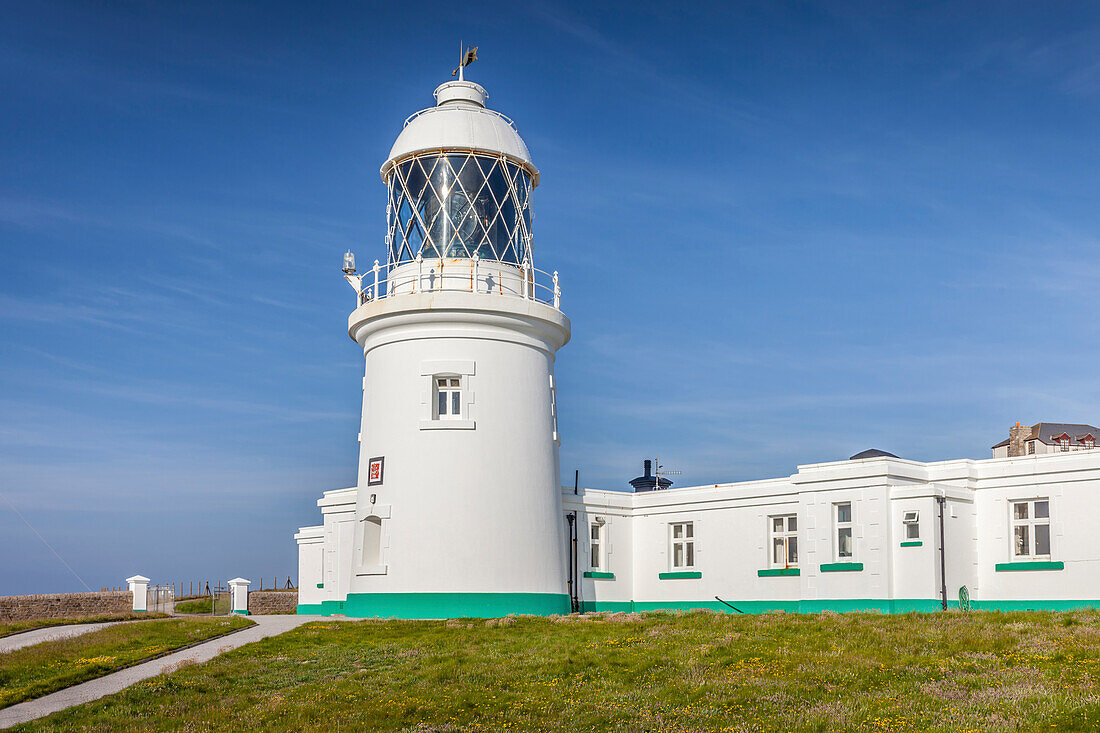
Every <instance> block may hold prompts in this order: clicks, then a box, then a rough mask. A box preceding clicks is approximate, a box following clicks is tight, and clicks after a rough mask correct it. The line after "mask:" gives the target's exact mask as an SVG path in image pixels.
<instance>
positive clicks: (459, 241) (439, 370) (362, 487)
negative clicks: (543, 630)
mask: <svg viewBox="0 0 1100 733" xmlns="http://www.w3.org/2000/svg"><path fill="white" fill-rule="evenodd" d="M434 96H435V102H436V104H435V105H434V106H432V107H430V108H428V109H425V110H422V111H420V112H417V113H416V114H413V115H412V116H410V117H409V118H408V119H407V120H405V123H404V126H403V129H402V130H401V132H400V134H399V135H398V136H397V139H396V141H395V142H394V144H393V147H392V148H391V150H390V152H389V155H388V156H387V158H386V160H385V162H384V163H383V165H382V167H381V171H380V172H381V177H382V182H383V183H384V184H385V189H386V199H385V207H386V221H387V230H386V236H385V248H384V249H385V260H384V264H383V263H382V262H381V261H380V260H381V257H380V258H379V259H378V260H375V261H374V264H373V266H371V267H368V268H366V269H364V270H363V271H359V270H357V269H356V264H355V258H354V256H353V255H352V254H351V253H350V252H349V253H348V254H347V255H345V260H344V272H345V276H346V277H347V279H348V280H349V282H351V283H352V284H353V286H354V288H355V291H356V295H355V297H356V302H355V305H356V307H355V309H354V310H353V311H352V312H351V315H350V316H349V317H348V334H349V335H350V336H351V338H352V339H353V340H354V341H355V342H356V343H357V344H358V345H359V347H360V348H361V349H362V353H363V357H364V361H365V372H364V377H363V405H362V422H361V426H360V433H359V443H360V445H359V453H360V458H359V472H358V481H357V484H356V486H354V487H349V488H346V489H337V490H334V491H328V492H325V494H324V496H323V497H322V498H321V499H320V500H319V501H318V506H319V507H320V508H321V511H322V514H323V517H324V523H323V524H321V525H318V526H314V527H303V528H301V529H300V530H299V532H298V533H297V534H296V535H295V538H296V540H297V541H298V545H299V607H298V608H299V612H301V613H323V614H342V615H346V616H354V617H397V618H448V617H458V616H483V617H490V616H501V615H507V614H512V613H515V614H555V613H568V612H569V610H570V599H569V594H568V592H567V581H566V562H565V557H564V555H565V549H566V548H565V540H564V529H563V525H564V522H563V513H562V499H561V481H560V468H559V463H558V448H559V445H560V437H559V434H558V424H557V388H556V382H555V379H554V363H555V357H556V354H557V351H558V349H560V348H561V347H562V346H563V345H565V343H566V342H568V340H569V336H570V324H569V319H568V318H567V317H566V316H565V314H564V313H563V312H562V310H561V287H560V284H559V280H558V275H557V273H556V272H552V271H551V272H548V271H544V270H541V269H539V268H538V267H536V254H535V246H534V239H533V235H532V221H533V215H532V213H533V212H532V195H533V192H534V190H535V188H536V187H537V186H538V184H539V172H538V169H537V168H536V167H535V165H534V162H533V161H532V158H531V155H530V153H529V152H528V150H527V146H526V145H525V144H524V142H523V139H522V138H521V137H520V136H519V133H518V132H517V130H516V126H515V124H514V123H513V122H512V121H511V120H510V119H509V118H508V117H506V116H504V115H503V114H501V113H499V112H496V111H493V110H491V109H489V108H488V106H487V104H486V103H487V100H488V93H487V92H486V90H485V89H484V88H483V87H481V86H480V85H479V84H476V83H474V82H471V81H468V80H465V79H462V78H461V77H460V80H458V81H450V82H447V83H444V84H441V85H440V86H439V87H438V88H436V90H435V93H434ZM381 203H382V202H381V196H379V205H381ZM382 249H383V248H382V243H381V242H379V246H378V252H379V254H381V252H382ZM372 259H373V258H372Z"/></svg>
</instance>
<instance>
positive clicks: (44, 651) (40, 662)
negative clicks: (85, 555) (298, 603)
mask: <svg viewBox="0 0 1100 733" xmlns="http://www.w3.org/2000/svg"><path fill="white" fill-rule="evenodd" d="M251 624H252V622H251V621H249V620H247V619H244V618H240V617H236V618H230V619H212V620H207V619H175V618H169V619H163V620H155V621H149V622H146V623H141V624H119V625H117V626H111V627H108V628H106V629H99V630H97V631H92V632H89V633H87V634H83V635H81V636H76V637H73V638H71V639H59V640H57V641H47V642H43V643H41V644H35V645H33V646H28V647H23V648H22V649H16V650H15V651H12V652H8V653H6V654H0V708H3V707H7V706H8V705H14V704H15V703H17V702H22V701H23V700H29V699H31V698H35V697H41V696H42V695H46V694H49V693H51V692H54V691H56V690H60V689H63V688H65V687H69V686H70V685H75V684H77V683H80V682H84V681H86V680H90V679H93V678H95V677H102V676H103V675H105V674H108V673H110V672H114V671H116V670H119V669H122V668H124V667H129V666H131V665H133V664H135V663H136V662H139V661H141V660H143V659H147V658H149V657H154V656H157V655H160V654H163V653H165V652H167V651H171V650H173V649H178V648H180V647H182V646H187V645H188V644H192V643H194V642H196V641H202V640H204V639H209V638H213V637H216V636H221V635H223V634H226V633H228V632H230V631H232V630H233V629H238V628H241V627H244V626H250V625H251Z"/></svg>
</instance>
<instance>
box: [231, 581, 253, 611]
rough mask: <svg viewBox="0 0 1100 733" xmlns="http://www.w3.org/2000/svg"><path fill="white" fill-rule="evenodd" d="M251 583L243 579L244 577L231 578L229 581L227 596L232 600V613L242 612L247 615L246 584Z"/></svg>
mask: <svg viewBox="0 0 1100 733" xmlns="http://www.w3.org/2000/svg"><path fill="white" fill-rule="evenodd" d="M250 585H252V581H249V580H245V579H244V578H233V580H231V581H229V598H230V600H231V601H232V602H233V605H232V610H233V613H239V614H243V615H245V616H248V615H249V613H248V586H250Z"/></svg>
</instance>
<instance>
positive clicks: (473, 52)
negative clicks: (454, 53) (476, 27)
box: [451, 41, 477, 81]
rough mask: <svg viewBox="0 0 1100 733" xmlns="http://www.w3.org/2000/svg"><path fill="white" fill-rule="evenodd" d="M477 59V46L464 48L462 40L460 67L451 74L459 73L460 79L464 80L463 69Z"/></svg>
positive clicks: (459, 55)
mask: <svg viewBox="0 0 1100 733" xmlns="http://www.w3.org/2000/svg"><path fill="white" fill-rule="evenodd" d="M475 61H477V46H474V47H473V48H467V49H466V50H463V46H462V42H461V41H460V42H459V44H458V68H457V69H455V70H454V71H452V72H451V76H454V75H455V74H458V80H459V81H464V80H463V78H462V70H463V69H465V68H466V67H467V66H469V65H470V64H472V63H473V62H475Z"/></svg>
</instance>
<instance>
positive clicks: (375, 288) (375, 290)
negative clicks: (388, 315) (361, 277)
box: [372, 260, 378, 298]
mask: <svg viewBox="0 0 1100 733" xmlns="http://www.w3.org/2000/svg"><path fill="white" fill-rule="evenodd" d="M372 269H373V270H374V297H376V298H377V297H378V260H375V261H374V267H373V268H372Z"/></svg>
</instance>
